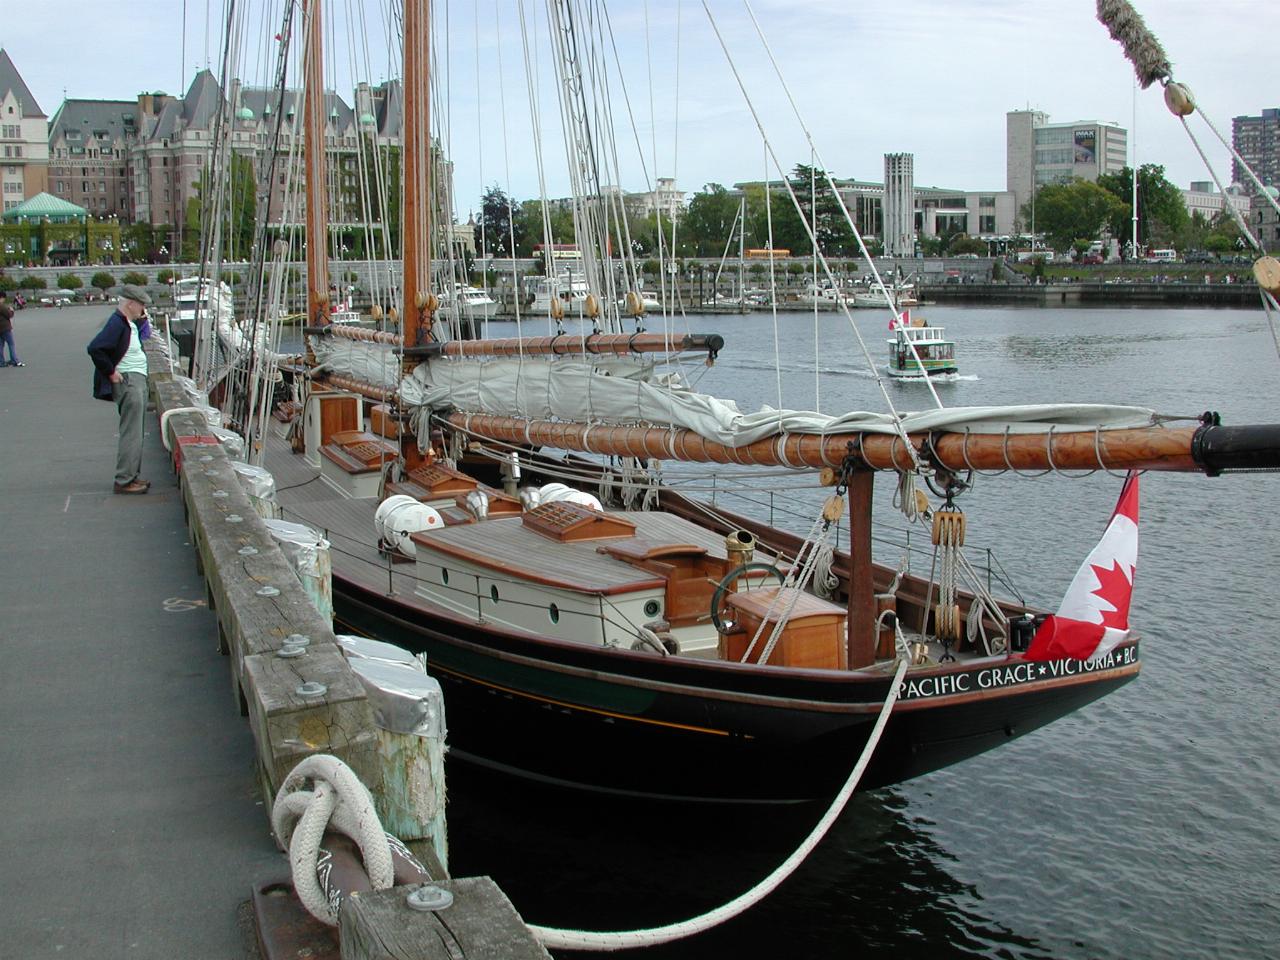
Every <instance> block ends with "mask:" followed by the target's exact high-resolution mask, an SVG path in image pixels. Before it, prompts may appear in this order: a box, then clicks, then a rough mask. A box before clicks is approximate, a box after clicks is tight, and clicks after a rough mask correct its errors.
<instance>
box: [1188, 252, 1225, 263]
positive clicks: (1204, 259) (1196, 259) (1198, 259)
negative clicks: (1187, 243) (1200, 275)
mask: <svg viewBox="0 0 1280 960" xmlns="http://www.w3.org/2000/svg"><path fill="white" fill-rule="evenodd" d="M1185 259H1186V261H1187V263H1217V262H1218V258H1217V257H1215V256H1214V255H1213V254H1212V253H1210V252H1209V251H1208V250H1189V251H1187V255H1186V257H1185Z"/></svg>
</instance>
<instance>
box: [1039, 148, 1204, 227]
mask: <svg viewBox="0 0 1280 960" xmlns="http://www.w3.org/2000/svg"><path fill="white" fill-rule="evenodd" d="M1098 186H1100V187H1102V189H1104V190H1106V191H1107V192H1108V193H1110V194H1111V195H1112V196H1113V197H1115V198H1116V199H1117V200H1118V201H1119V202H1120V204H1121V205H1122V206H1123V210H1120V209H1119V208H1117V209H1116V210H1113V212H1112V214H1111V215H1110V218H1109V220H1108V226H1110V228H1111V235H1112V236H1114V237H1127V236H1130V235H1131V233H1132V230H1133V207H1132V205H1131V203H1130V201H1131V200H1132V197H1133V169H1132V168H1131V167H1125V168H1124V169H1123V170H1121V171H1120V172H1119V173H1111V174H1104V175H1103V176H1100V177H1098ZM1039 216H1040V207H1039V201H1037V206H1036V217H1037V220H1038V218H1039ZM1190 227H1191V215H1190V214H1189V213H1187V204H1186V202H1185V201H1184V200H1183V199H1182V191H1181V190H1179V189H1178V188H1177V187H1176V186H1174V185H1173V184H1172V183H1170V182H1169V181H1168V180H1167V179H1166V178H1165V175H1164V167H1162V166H1160V165H1159V164H1155V163H1144V164H1143V165H1142V166H1140V167H1139V168H1138V244H1139V245H1140V246H1144V247H1159V246H1169V245H1181V246H1185V245H1186V243H1187V241H1188V239H1189V236H1188V234H1187V231H1189V229H1190Z"/></svg>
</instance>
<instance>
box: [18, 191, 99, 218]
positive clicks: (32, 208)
mask: <svg viewBox="0 0 1280 960" xmlns="http://www.w3.org/2000/svg"><path fill="white" fill-rule="evenodd" d="M88 215H89V211H88V210H86V209H85V208H84V207H77V206H76V205H75V204H74V203H68V202H67V201H66V200H60V199H58V198H57V197H55V196H53V195H52V194H48V193H37V194H36V195H35V196H34V197H32V198H31V199H30V200H24V201H23V202H22V203H20V204H18V205H17V206H16V207H14V208H13V209H12V210H6V211H5V212H4V220H5V221H6V222H9V223H17V222H19V221H22V220H43V219H44V218H45V217H48V218H49V219H50V220H51V221H53V222H54V223H57V222H66V221H69V220H84V219H85V218H86V217H87V216H88Z"/></svg>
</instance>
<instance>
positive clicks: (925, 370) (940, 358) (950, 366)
mask: <svg viewBox="0 0 1280 960" xmlns="http://www.w3.org/2000/svg"><path fill="white" fill-rule="evenodd" d="M891 329H892V331H893V336H891V337H890V338H889V363H888V365H887V366H886V367H885V372H887V373H888V374H889V376H891V377H893V378H894V379H896V380H924V379H934V380H945V379H954V378H955V377H956V376H958V375H959V373H960V368H959V366H958V365H957V363H956V345H955V341H953V340H948V339H947V337H946V330H945V329H944V328H943V327H935V326H933V325H932V324H929V323H927V322H925V320H924V319H923V318H921V317H912V316H911V312H910V310H905V311H903V313H902V322H900V323H899V322H898V320H897V319H895V320H894V322H893V324H892V327H891Z"/></svg>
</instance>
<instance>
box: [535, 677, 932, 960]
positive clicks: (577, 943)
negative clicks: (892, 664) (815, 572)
mask: <svg viewBox="0 0 1280 960" xmlns="http://www.w3.org/2000/svg"><path fill="white" fill-rule="evenodd" d="M907 665H908V661H907V660H905V659H900V660H899V661H898V669H897V670H896V671H895V672H894V675H893V682H892V683H891V684H890V685H889V695H888V696H887V697H886V698H885V701H884V706H883V707H881V708H880V714H879V716H878V717H876V723H875V727H873V728H872V730H871V736H870V737H868V738H867V744H866V746H865V747H863V749H862V755H861V756H860V757H858V762H857V764H855V765H854V768H853V771H852V772H851V773H850V774H849V779H847V780H846V781H845V782H844V786H842V787H841V788H840V791H839V793H837V794H836V797H835V799H834V800H833V801H832V802H831V806H830V807H829V808H828V809H827V812H826V813H824V814H823V815H822V819H821V820H819V821H818V823H817V825H816V826H815V827H814V828H813V830H812V831H811V832H810V834H809V836H807V837H806V838H805V840H804V842H803V843H802V844H800V846H799V847H797V848H796V851H795V852H794V853H793V854H791V856H789V857H787V859H786V860H784V861H783V862H782V863H781V864H779V866H778V867H777V869H775V870H774V871H773V872H772V873H771V874H769V875H768V876H767V877H765V878H764V879H763V880H761V881H760V882H759V883H758V884H756V885H755V886H754V887H752V888H751V889H750V890H748V891H747V892H746V893H744V894H742V895H741V896H739V897H736V898H735V899H733V900H730V901H729V902H728V903H726V904H724V905H723V906H720V907H717V908H716V909H714V910H711V911H709V912H707V913H704V914H702V915H701V916H698V917H692V918H690V919H688V920H682V921H680V922H679V923H670V924H667V925H666V926H662V927H649V928H648V929H645V930H626V931H617V932H605V931H595V930H559V929H556V928H553V927H539V926H533V925H530V927H529V930H530V932H532V933H533V935H534V936H535V937H537V938H538V940H539V941H540V942H541V943H542V945H543V946H545V947H550V948H553V949H559V950H599V951H606V952H608V951H614V950H629V949H632V948H634V947H652V946H656V945H658V944H660V943H670V942H671V941H672V940H680V939H682V938H684V937H689V936H692V935H693V934H695V933H702V932H703V931H705V930H710V929H711V928H712V927H715V926H718V925H719V924H722V923H724V922H725V921H727V920H732V919H733V918H734V917H736V916H738V915H739V914H741V913H743V912H744V911H746V910H748V909H750V908H751V907H753V906H755V905H756V904H757V903H759V902H760V901H761V900H763V899H764V898H765V897H767V896H768V895H769V894H771V893H772V892H773V891H774V890H776V889H777V888H778V886H779V885H780V884H781V883H782V882H783V881H784V880H786V879H787V877H789V876H791V874H792V873H794V872H795V869H796V867H798V866H800V864H801V863H802V862H803V861H804V859H805V857H807V856H808V855H809V854H810V853H812V852H813V850H814V848H815V847H817V845H818V844H819V843H820V842H821V841H822V838H823V837H824V836H826V833H827V831H828V830H829V829H831V825H832V824H833V823H835V821H836V818H837V817H838V816H840V813H841V812H842V811H843V810H844V808H845V804H847V803H848V802H849V798H850V797H851V796H852V795H853V791H854V790H856V789H857V787H858V782H859V781H860V780H861V779H862V774H863V773H864V772H865V770H866V769H867V764H868V763H869V762H870V761H871V756H872V754H874V753H875V749H876V746H877V744H879V743H880V737H881V735H882V734H883V733H884V728H885V724H887V723H888V721H889V714H890V713H891V712H892V711H893V706H894V704H895V703H897V702H898V688H899V686H900V685H901V683H902V677H903V675H904V674H905V673H906V672H907Z"/></svg>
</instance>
